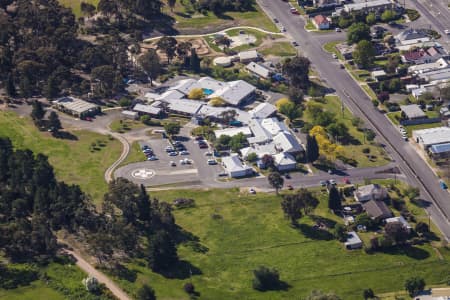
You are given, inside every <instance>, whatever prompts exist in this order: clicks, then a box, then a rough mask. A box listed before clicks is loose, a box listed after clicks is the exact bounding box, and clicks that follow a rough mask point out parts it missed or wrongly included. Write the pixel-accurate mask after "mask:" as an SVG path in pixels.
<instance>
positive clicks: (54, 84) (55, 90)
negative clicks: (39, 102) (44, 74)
mask: <svg viewBox="0 0 450 300" xmlns="http://www.w3.org/2000/svg"><path fill="white" fill-rule="evenodd" d="M43 93H44V96H45V97H47V98H48V99H53V98H55V97H57V96H58V94H59V87H58V81H57V80H56V76H54V75H51V76H49V77H48V78H47V84H46V85H45V86H44V90H43Z"/></svg>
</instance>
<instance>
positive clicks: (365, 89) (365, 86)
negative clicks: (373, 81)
mask: <svg viewBox="0 0 450 300" xmlns="http://www.w3.org/2000/svg"><path fill="white" fill-rule="evenodd" d="M361 87H362V89H363V90H364V91H365V92H366V93H367V94H368V95H369V97H370V98H371V100H374V99H377V95H376V94H375V92H374V91H373V90H372V89H371V88H370V86H368V85H367V84H361Z"/></svg>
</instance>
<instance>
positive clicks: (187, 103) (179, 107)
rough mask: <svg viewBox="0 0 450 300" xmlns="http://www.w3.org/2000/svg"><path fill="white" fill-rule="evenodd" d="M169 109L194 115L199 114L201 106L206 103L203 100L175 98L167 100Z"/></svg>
mask: <svg viewBox="0 0 450 300" xmlns="http://www.w3.org/2000/svg"><path fill="white" fill-rule="evenodd" d="M166 103H167V110H168V111H169V112H171V113H175V114H180V115H185V116H192V115H195V114H197V112H198V111H199V110H200V108H201V107H202V106H203V105H205V103H204V102H202V101H195V100H187V99H173V100H166Z"/></svg>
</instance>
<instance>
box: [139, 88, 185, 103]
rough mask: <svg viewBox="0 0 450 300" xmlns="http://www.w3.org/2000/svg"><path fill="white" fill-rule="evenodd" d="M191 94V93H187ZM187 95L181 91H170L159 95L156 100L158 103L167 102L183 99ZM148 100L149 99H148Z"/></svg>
mask: <svg viewBox="0 0 450 300" xmlns="http://www.w3.org/2000/svg"><path fill="white" fill-rule="evenodd" d="M187 93H189V91H188V92H187ZM184 96H186V94H184V93H182V92H180V91H179V90H168V91H165V92H164V93H162V94H161V95H159V96H158V97H155V98H154V100H156V101H166V100H172V99H181V98H184ZM146 98H147V97H146Z"/></svg>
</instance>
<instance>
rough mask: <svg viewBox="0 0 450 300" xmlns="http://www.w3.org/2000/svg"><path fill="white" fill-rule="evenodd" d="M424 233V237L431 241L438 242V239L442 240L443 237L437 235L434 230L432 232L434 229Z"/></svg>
mask: <svg viewBox="0 0 450 300" xmlns="http://www.w3.org/2000/svg"><path fill="white" fill-rule="evenodd" d="M423 235H424V237H426V238H427V240H429V241H435V242H438V241H440V240H441V238H440V237H439V236H437V235H436V233H434V232H432V231H430V232H427V233H424V234H423Z"/></svg>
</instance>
